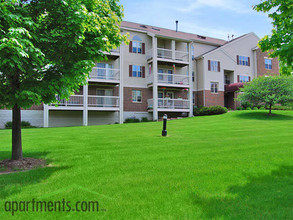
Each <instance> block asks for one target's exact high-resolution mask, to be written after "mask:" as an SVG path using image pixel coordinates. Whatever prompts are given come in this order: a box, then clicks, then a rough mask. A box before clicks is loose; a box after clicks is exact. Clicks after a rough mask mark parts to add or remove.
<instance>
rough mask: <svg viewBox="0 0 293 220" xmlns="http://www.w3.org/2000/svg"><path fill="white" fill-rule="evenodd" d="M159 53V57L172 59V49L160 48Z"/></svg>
mask: <svg viewBox="0 0 293 220" xmlns="http://www.w3.org/2000/svg"><path fill="white" fill-rule="evenodd" d="M157 55H158V58H163V59H172V50H170V49H164V48H158V52H157Z"/></svg>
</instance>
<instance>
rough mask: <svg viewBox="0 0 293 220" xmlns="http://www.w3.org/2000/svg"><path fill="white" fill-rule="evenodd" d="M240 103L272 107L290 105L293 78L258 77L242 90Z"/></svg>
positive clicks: (292, 97)
mask: <svg viewBox="0 0 293 220" xmlns="http://www.w3.org/2000/svg"><path fill="white" fill-rule="evenodd" d="M237 100H238V101H240V102H249V103H253V104H254V105H260V104H265V105H267V106H269V114H271V107H272V106H273V105H275V104H289V103H292V102H293V77H288V76H276V77H258V78H255V79H254V80H253V81H251V82H249V83H247V84H245V85H244V87H243V88H241V89H240V94H239V96H238V99H237Z"/></svg>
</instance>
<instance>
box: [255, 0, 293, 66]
mask: <svg viewBox="0 0 293 220" xmlns="http://www.w3.org/2000/svg"><path fill="white" fill-rule="evenodd" d="M254 9H255V10H256V11H262V12H265V13H268V16H269V18H271V19H272V20H273V22H272V24H273V27H274V28H273V30H272V35H271V36H265V37H264V38H263V39H262V40H261V41H260V42H259V46H260V48H261V49H262V51H269V50H273V52H272V53H271V54H270V55H271V56H272V57H279V58H280V60H281V61H282V62H284V63H286V64H287V65H288V66H290V67H292V66H293V44H292V38H293V28H292V22H293V13H292V11H293V1H292V0H287V1H285V0H266V1H263V2H262V3H260V4H258V5H256V6H254Z"/></svg>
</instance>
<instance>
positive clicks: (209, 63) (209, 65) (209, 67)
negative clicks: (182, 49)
mask: <svg viewBox="0 0 293 220" xmlns="http://www.w3.org/2000/svg"><path fill="white" fill-rule="evenodd" d="M208 70H209V71H211V61H210V60H209V61H208Z"/></svg>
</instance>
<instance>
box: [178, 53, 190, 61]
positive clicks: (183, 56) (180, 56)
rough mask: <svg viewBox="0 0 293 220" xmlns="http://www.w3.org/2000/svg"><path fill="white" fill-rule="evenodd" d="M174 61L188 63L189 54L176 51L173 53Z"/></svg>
mask: <svg viewBox="0 0 293 220" xmlns="http://www.w3.org/2000/svg"><path fill="white" fill-rule="evenodd" d="M175 59H176V60H180V61H184V62H188V61H189V53H188V52H184V51H176V52H175Z"/></svg>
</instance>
